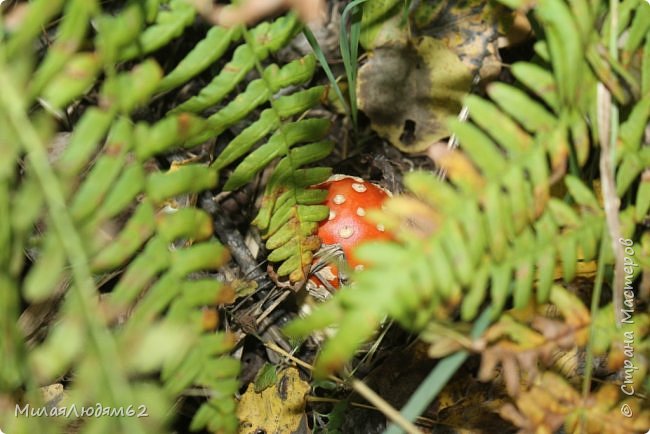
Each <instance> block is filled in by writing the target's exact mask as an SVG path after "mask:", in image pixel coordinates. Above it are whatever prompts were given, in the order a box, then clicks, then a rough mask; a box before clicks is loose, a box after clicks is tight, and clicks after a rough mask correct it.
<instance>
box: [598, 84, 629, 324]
mask: <svg viewBox="0 0 650 434" xmlns="http://www.w3.org/2000/svg"><path fill="white" fill-rule="evenodd" d="M597 98H598V139H599V141H600V180H601V189H602V193H603V202H604V205H605V220H606V221H607V229H608V231H609V237H610V238H611V239H610V242H611V247H612V251H613V252H614V285H613V295H612V297H613V298H614V300H613V301H614V315H615V317H616V326H617V327H621V320H622V319H623V318H622V315H623V313H622V308H623V305H622V302H623V262H622V259H623V246H622V245H621V243H620V242H619V240H620V238H621V222H620V220H619V216H618V210H619V206H620V199H619V198H618V196H617V195H616V183H615V181H614V168H613V164H612V151H613V150H614V147H613V145H614V143H615V141H616V136H617V134H618V133H617V131H616V126H615V125H614V123H616V125H618V111H617V110H616V107H615V106H614V105H612V95H611V94H610V93H609V90H607V88H606V87H605V86H604V85H603V84H602V83H598V87H597Z"/></svg>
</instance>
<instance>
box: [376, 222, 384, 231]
mask: <svg viewBox="0 0 650 434" xmlns="http://www.w3.org/2000/svg"><path fill="white" fill-rule="evenodd" d="M377 230H378V231H379V232H384V230H385V228H384V225H382V224H381V223H379V224H378V225H377Z"/></svg>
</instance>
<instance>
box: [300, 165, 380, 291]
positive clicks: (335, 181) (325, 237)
mask: <svg viewBox="0 0 650 434" xmlns="http://www.w3.org/2000/svg"><path fill="white" fill-rule="evenodd" d="M314 188H322V189H326V190H327V199H326V201H325V204H326V205H327V206H328V207H329V209H330V213H329V217H328V219H327V220H325V221H323V222H321V224H320V225H319V227H318V236H319V238H320V239H321V241H322V242H323V245H324V246H323V249H324V250H327V249H328V248H330V249H331V247H330V246H335V245H338V246H340V248H341V250H342V251H343V253H344V255H345V259H346V262H347V264H348V265H349V266H350V268H352V269H355V270H360V269H362V268H363V266H364V264H363V263H362V262H361V261H359V260H358V259H357V258H356V257H355V256H354V253H353V249H354V247H356V246H357V245H359V244H360V243H363V242H366V241H377V240H390V239H391V236H390V235H389V234H388V233H386V232H385V231H384V227H383V226H382V225H381V224H376V223H373V222H372V221H371V220H369V219H368V218H367V217H366V214H367V212H368V211H370V210H373V209H379V208H380V207H381V205H382V203H383V202H384V201H385V200H386V199H388V198H389V197H390V196H391V193H390V192H389V191H388V190H386V189H384V188H382V187H380V186H378V185H376V184H373V183H371V182H368V181H364V180H363V179H361V178H357V177H354V176H347V175H333V176H332V177H330V178H329V179H328V180H327V181H325V182H324V183H322V184H319V185H316V186H314ZM317 261H318V260H315V261H314V264H315V265H316V266H315V267H314V269H315V270H318V271H317V272H316V275H315V276H312V277H311V278H310V279H309V281H308V288H307V289H308V290H310V292H316V293H320V294H322V291H323V290H327V286H330V287H333V288H338V287H339V285H340V282H339V270H338V267H337V266H336V264H335V263H333V262H328V261H327V260H326V261H325V262H326V265H325V266H324V267H322V268H321V267H319V265H320V264H318V262H317ZM319 268H320V269H319ZM325 283H326V284H325Z"/></svg>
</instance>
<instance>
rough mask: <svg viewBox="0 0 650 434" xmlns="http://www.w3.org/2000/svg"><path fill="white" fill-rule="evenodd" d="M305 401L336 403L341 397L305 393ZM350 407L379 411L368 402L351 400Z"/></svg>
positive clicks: (425, 420)
mask: <svg viewBox="0 0 650 434" xmlns="http://www.w3.org/2000/svg"><path fill="white" fill-rule="evenodd" d="M307 401H309V402H326V403H328V404H338V403H339V402H341V401H343V400H342V399H336V398H326V397H323V396H313V395H307ZM349 405H350V407H357V408H363V409H366V410H374V411H379V409H378V408H377V407H375V406H372V405H368V404H362V403H360V402H354V401H351V402H349ZM417 421H418V423H419V424H421V425H425V424H426V425H430V426H433V425H435V424H436V421H435V420H433V419H430V418H428V417H422V416H419V417H418V418H417Z"/></svg>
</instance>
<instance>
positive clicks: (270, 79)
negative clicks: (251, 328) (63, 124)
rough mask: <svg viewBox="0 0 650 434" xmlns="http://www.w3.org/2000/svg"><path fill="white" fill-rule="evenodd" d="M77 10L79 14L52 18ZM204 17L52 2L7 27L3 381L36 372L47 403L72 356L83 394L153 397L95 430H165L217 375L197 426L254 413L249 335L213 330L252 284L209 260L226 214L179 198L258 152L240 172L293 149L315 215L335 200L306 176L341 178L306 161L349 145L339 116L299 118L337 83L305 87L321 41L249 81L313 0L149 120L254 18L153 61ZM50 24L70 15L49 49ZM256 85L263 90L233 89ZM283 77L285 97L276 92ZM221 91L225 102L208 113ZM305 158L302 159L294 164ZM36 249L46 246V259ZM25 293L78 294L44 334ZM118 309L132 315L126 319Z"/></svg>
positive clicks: (0, 271) (109, 398)
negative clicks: (341, 140) (164, 63)
mask: <svg viewBox="0 0 650 434" xmlns="http://www.w3.org/2000/svg"><path fill="white" fill-rule="evenodd" d="M59 14H61V16H62V20H61V21H60V22H59V23H52V24H50V23H51V21H52V19H53V17H56V16H57V15H59ZM195 17H196V11H195V9H194V7H193V6H192V5H191V2H187V1H184V0H171V1H160V0H144V1H141V2H129V3H127V4H126V5H125V6H124V7H123V8H122V9H121V10H119V11H118V12H117V13H111V14H109V13H107V12H104V11H102V8H101V4H100V2H97V1H78V0H69V1H36V2H31V3H30V4H29V5H28V7H27V9H26V15H25V18H26V19H27V21H24V22H23V23H22V24H21V25H20V26H19V27H18V28H17V30H16V31H14V32H12V33H5V32H4V29H2V30H3V31H2V32H0V37H1V38H2V44H0V77H2V81H3V83H5V84H6V85H8V86H12V89H13V90H12V91H11V92H6V93H5V92H3V96H2V97H0V150H1V151H2V153H3V156H4V157H5V158H3V160H2V162H0V205H2V208H1V209H2V211H0V213H1V215H0V217H2V222H1V223H0V228H1V229H0V234H1V235H0V237H1V239H2V242H3V243H2V247H0V285H1V286H2V288H3V291H2V295H0V297H1V298H2V300H1V301H2V306H1V307H0V310H1V311H0V313H1V315H0V328H1V329H2V333H1V334H0V335H1V336H2V338H1V339H2V342H1V343H0V347H1V348H2V350H3V352H5V353H6V354H8V355H9V356H8V357H7V358H6V360H5V361H3V363H2V366H1V367H0V388H1V389H2V390H3V391H5V390H16V389H17V388H24V389H25V390H27V392H26V396H25V397H24V398H23V397H17V398H20V399H24V400H25V401H27V402H31V403H33V405H34V406H36V405H38V404H39V403H40V398H39V397H38V387H37V386H38V385H41V384H52V383H54V382H56V381H57V379H58V378H59V376H61V375H64V374H66V373H68V372H71V373H73V374H74V376H73V377H74V380H73V381H72V383H71V384H72V388H71V391H70V395H69V399H70V400H71V401H70V403H73V402H74V403H76V404H77V405H93V404H94V403H101V404H102V405H104V406H110V407H113V408H119V407H121V406H125V407H126V406H128V405H134V406H137V404H144V405H147V409H148V412H149V415H150V417H149V418H148V419H146V420H145V419H140V418H133V417H130V418H129V417H122V418H101V419H95V420H91V421H89V422H87V423H86V424H85V425H84V426H83V428H82V431H83V432H97V431H96V430H97V429H101V430H102V431H112V432H133V433H143V432H151V431H155V432H161V430H163V427H164V426H165V424H166V423H167V421H166V418H167V417H166V415H167V413H168V409H169V408H170V406H171V403H172V400H173V399H175V398H176V397H178V396H179V395H180V394H181V393H182V392H183V391H184V390H185V389H187V388H189V387H199V388H202V389H204V390H205V391H206V396H207V397H208V399H207V402H205V403H204V404H203V405H202V406H201V407H200V409H199V410H198V412H197V413H196V415H195V417H194V420H193V422H192V429H202V428H203V427H207V428H208V429H210V430H212V431H219V432H235V431H236V429H237V419H236V417H235V411H234V408H235V400H234V394H235V393H236V391H237V389H238V387H239V384H238V381H237V375H238V371H239V363H238V361H236V360H235V359H233V358H231V357H229V356H228V352H229V351H230V350H231V349H232V347H233V345H234V343H235V342H234V339H233V338H232V337H231V336H230V335H228V334H225V333H223V332H215V331H214V330H213V329H214V327H216V322H215V321H216V315H217V313H216V309H217V307H218V306H219V305H223V304H229V303H232V302H233V301H234V297H235V294H234V292H233V290H232V288H230V287H229V286H228V285H224V284H222V283H220V282H218V281H216V280H214V279H211V278H207V277H206V276H205V273H206V272H211V271H216V270H217V269H218V268H219V267H221V266H222V265H223V264H225V263H226V262H227V261H228V260H229V255H228V252H227V250H226V249H225V248H224V247H223V246H222V245H221V244H220V243H218V242H217V241H215V240H213V239H212V235H213V234H212V218H211V216H210V215H208V214H207V213H206V212H205V211H203V210H200V209H196V208H193V207H178V208H177V209H172V208H173V207H170V206H168V205H169V203H170V202H174V201H176V200H177V199H178V198H179V197H185V196H187V195H194V194H197V193H200V192H202V191H204V190H209V189H214V188H215V187H216V186H217V183H218V180H219V176H218V175H219V172H220V171H221V170H222V169H224V168H226V167H227V166H228V165H230V164H232V163H234V162H236V161H237V160H239V159H242V157H243V160H242V161H241V162H240V164H239V166H238V167H237V168H236V169H235V171H234V172H233V174H232V175H231V177H230V180H229V181H228V184H227V185H226V187H227V188H237V187H239V186H241V185H243V184H244V183H246V182H248V181H249V180H250V179H252V177H253V176H255V174H256V173H258V172H259V171H260V170H261V169H262V168H263V167H264V166H265V165H267V164H269V163H270V162H271V161H272V160H274V159H276V158H283V157H284V160H282V161H284V162H280V166H281V170H285V169H286V170H287V171H288V173H290V174H291V177H292V179H298V180H300V182H297V183H295V186H294V187H292V189H293V191H295V192H296V195H295V196H294V197H293V198H286V197H285V198H282V199H281V202H282V203H283V204H284V206H285V207H287V206H289V207H290V206H293V205H295V207H301V208H299V212H298V214H297V215H298V217H296V218H297V219H298V220H300V219H302V220H305V221H308V220H309V221H312V222H315V221H317V220H320V219H321V218H322V213H320V214H318V213H317V214H314V210H320V208H319V207H318V205H315V204H316V203H317V202H319V201H322V194H320V195H317V197H313V195H314V193H320V192H318V191H317V190H314V191H312V190H308V189H307V187H308V184H305V182H306V181H309V182H310V183H311V182H319V181H321V180H323V179H325V178H326V177H327V176H328V175H329V172H328V169H318V168H313V169H300V166H301V165H305V164H311V163H314V162H316V161H317V160H318V159H321V158H323V157H325V156H326V155H327V154H329V152H331V149H332V145H331V144H330V143H327V142H323V138H324V136H325V134H326V132H327V130H328V128H329V124H328V122H326V121H321V120H319V119H303V120H299V121H294V120H293V117H294V116H297V115H302V114H303V113H304V112H305V111H306V110H308V109H310V108H312V107H313V106H315V105H316V104H317V103H318V102H319V101H320V99H321V97H322V96H323V94H324V91H325V89H324V88H323V87H314V88H308V89H304V90H300V89H298V90H296V91H292V92H287V88H291V87H293V86H302V85H305V84H306V83H308V82H309V80H310V79H311V77H312V75H313V73H314V70H315V66H316V62H315V60H314V58H313V56H306V57H304V58H302V59H299V60H296V61H294V62H291V63H288V64H286V65H269V66H267V67H266V69H265V70H264V71H263V72H261V76H260V78H259V79H257V80H253V81H251V82H249V83H247V84H246V83H245V78H246V76H247V75H248V74H249V73H250V72H251V71H252V70H253V68H255V67H257V66H259V63H260V62H261V61H264V60H265V59H267V57H268V56H269V55H270V54H271V53H274V52H276V51H277V50H279V49H280V48H282V47H283V46H285V45H286V44H287V42H288V41H289V40H290V39H291V38H292V37H293V36H294V35H295V34H296V33H297V32H298V31H299V30H300V25H299V22H298V20H297V18H296V17H295V15H292V14H290V15H287V16H285V17H281V18H278V19H277V20H275V21H274V22H272V23H268V22H267V23H262V24H260V25H258V26H257V27H255V28H254V29H252V30H251V31H250V35H251V39H252V40H253V41H254V42H255V43H254V45H252V44H249V43H244V44H239V46H238V47H234V52H233V57H232V59H231V60H230V61H229V62H228V63H226V64H225V66H224V67H223V68H222V69H221V72H220V73H218V74H217V75H216V76H215V78H214V79H213V80H212V82H211V83H210V84H208V85H207V86H206V87H205V88H204V89H203V90H202V91H201V92H199V94H198V95H196V96H194V97H191V98H190V99H188V100H187V101H186V102H185V103H182V104H181V105H179V106H178V107H175V108H173V109H172V110H171V112H170V113H168V114H167V115H166V116H164V117H163V118H162V119H157V120H154V121H151V122H145V121H141V120H140V121H137V122H135V121H134V119H133V118H134V117H135V116H134V115H133V113H134V111H135V110H136V109H139V108H141V107H143V106H146V105H147V104H148V103H149V102H150V101H151V100H152V98H154V97H155V96H156V95H159V94H161V93H162V92H167V91H169V90H171V89H174V88H177V87H178V86H181V85H183V84H185V83H186V82H187V81H188V80H190V79H191V78H193V77H195V76H197V75H198V74H199V73H201V72H203V71H205V70H207V69H208V68H209V67H211V66H212V65H214V64H215V62H217V61H219V60H221V58H222V57H223V56H224V54H225V53H227V52H228V51H229V49H230V48H231V46H233V44H237V43H238V42H237V41H238V39H239V38H240V37H241V35H242V33H243V32H244V31H245V30H244V29H242V28H232V29H225V28H220V27H212V28H210V29H209V30H208V31H207V33H206V35H205V37H204V39H203V40H201V41H199V42H198V43H197V44H196V45H195V46H194V47H193V48H192V49H190V50H189V52H188V53H187V54H186V56H185V57H184V58H182V60H180V62H178V63H177V64H176V65H172V66H171V67H170V68H169V69H171V70H170V71H169V72H167V73H165V71H163V69H162V68H161V67H160V66H159V65H158V64H157V62H156V61H154V60H153V59H151V58H145V59H142V60H139V59H140V58H142V57H144V56H146V55H148V54H151V53H153V52H154V51H156V50H158V49H160V48H162V47H164V46H166V45H168V44H169V43H170V42H172V41H173V40H174V39H175V38H177V37H179V36H181V35H182V34H183V33H184V32H185V29H186V28H187V27H189V26H190V25H192V24H193V23H194V20H195ZM91 22H92V25H93V29H94V31H95V32H94V33H93V34H92V35H91V33H90V26H91ZM47 26H58V27H57V28H56V31H55V33H56V37H55V38H54V41H53V43H52V44H51V46H50V47H49V48H43V53H42V54H43V55H42V56H36V55H35V53H34V52H33V50H32V49H31V47H32V46H33V45H34V43H35V41H36V39H37V37H38V35H39V33H40V32H41V31H42V29H43V28H46V27H47ZM37 57H38V58H41V57H42V60H40V61H37V60H36V59H37ZM9 59H11V61H9ZM126 60H128V61H129V62H128V63H124V61H126ZM119 62H121V63H119ZM127 65H128V67H127ZM28 77H32V78H31V79H28ZM244 84H246V85H247V87H246V89H247V90H246V91H244V92H242V93H240V94H238V95H231V94H233V93H234V91H235V89H236V88H237V86H240V85H244ZM94 89H96V90H97V91H96V92H95V91H94ZM91 90H93V92H92V93H91V92H90V91H91ZM279 91H282V92H283V95H282V96H276V94H277V93H278V92H279ZM82 97H87V98H86V100H85V101H84V104H85V105H89V107H87V108H86V109H85V110H84V111H83V114H82V115H81V117H80V118H79V119H78V120H77V121H76V123H75V124H74V125H73V129H72V132H71V134H70V135H69V136H68V140H67V144H66V146H65V147H64V149H63V150H62V151H61V152H60V153H59V154H56V155H55V154H53V155H52V156H51V157H50V158H51V159H52V162H51V163H52V164H51V165H48V162H47V156H46V149H47V146H48V144H49V143H51V142H52V141H53V140H54V138H55V134H54V132H55V131H56V125H55V119H56V118H62V115H63V113H64V111H67V110H69V108H70V107H71V105H73V104H76V101H78V100H79V99H80V98H82ZM95 98H96V99H95ZM227 98H229V99H230V100H229V101H227ZM94 101H96V104H95V105H93V102H94ZM269 101H272V104H271V108H267V109H265V110H263V111H262V112H261V114H260V117H259V119H257V120H252V121H251V124H250V126H249V127H247V128H245V129H244V130H243V131H242V132H241V133H240V134H239V135H237V136H236V137H235V138H234V139H233V140H232V142H231V143H230V144H229V145H228V146H227V147H226V150H225V151H224V153H223V154H221V155H218V156H217V160H216V162H215V164H214V165H213V166H207V165H203V164H198V163H192V164H186V165H178V166H176V165H172V167H171V168H170V169H169V170H168V171H164V172H163V171H159V170H157V169H155V165H152V157H156V156H160V155H161V154H163V153H167V152H172V151H175V150H179V149H182V148H183V147H186V148H187V147H193V146H197V145H199V144H200V143H203V142H205V141H206V140H209V139H211V138H214V137H216V136H218V135H220V134H221V133H223V132H224V131H225V130H227V129H228V128H229V127H231V126H233V125H235V124H236V123H237V122H240V121H243V120H247V119H248V118H250V117H251V115H252V113H253V112H254V111H255V109H256V108H257V107H259V106H261V105H263V104H266V103H268V102H269ZM219 104H221V105H223V107H222V108H221V109H220V110H217V111H216V112H215V113H214V114H212V115H210V116H207V117H204V116H201V112H203V111H204V110H205V109H209V108H212V107H214V106H217V105H219ZM188 112H190V113H188ZM132 116H133V117H132ZM267 135H268V136H269V138H268V140H267V141H266V143H264V144H263V145H261V146H259V147H258V148H257V149H256V150H254V151H252V149H253V147H254V146H255V145H256V144H257V143H258V142H259V141H260V140H262V139H264V138H265V137H266V136H267ZM305 143H311V144H307V145H305ZM251 151H252V152H251ZM23 155H24V156H26V158H25V162H26V164H25V165H24V170H22V173H21V174H20V176H19V174H18V164H17V162H18V159H19V157H20V156H23ZM292 158H293V159H295V160H296V161H295V163H296V164H297V165H295V164H289V165H288V166H287V163H286V161H287V159H292ZM285 166H286V167H285ZM276 181H277V182H276V183H275V185H276V186H280V185H285V184H287V185H288V184H289V181H287V180H286V179H285V178H284V177H279V178H277V179H276ZM289 204H293V205H289ZM302 207H305V209H306V210H307V212H306V213H305V212H303V211H304V210H303V208H302ZM272 214H273V217H274V218H275V220H273V222H274V223H273V224H272V225H271V226H272V227H275V226H276V225H277V224H278V223H276V222H282V224H285V223H286V221H282V219H281V218H278V217H276V216H277V215H282V211H280V210H279V206H278V208H276V209H272ZM5 217H6V218H5ZM296 218H294V220H296ZM35 229H37V230H35ZM311 231H313V225H312V226H310V227H309V228H307V227H303V228H302V233H304V234H305V237H307V236H308V235H307V234H308V233H310V232H311ZM296 232H300V231H299V230H297V229H296ZM276 240H277V238H276ZM75 243H76V244H75ZM26 249H28V250H29V251H32V252H36V253H34V254H33V255H32V258H33V264H31V266H29V267H27V262H26V259H25V257H24V255H23V252H24V251H25V250H26ZM107 276H108V277H111V278H113V279H114V286H113V287H112V288H110V292H108V293H107V294H105V295H103V296H102V297H101V302H99V301H98V299H99V294H98V290H97V288H96V286H95V284H94V282H96V283H98V282H100V280H102V279H103V278H104V277H107ZM70 281H71V283H70ZM21 297H23V298H24V300H26V301H27V302H29V303H52V304H53V306H56V301H57V300H60V299H61V300H62V301H61V303H60V310H59V311H58V319H57V322H56V323H54V324H52V325H51V329H50V331H49V333H48V335H47V337H46V338H45V340H44V341H43V342H41V343H37V344H35V346H34V347H33V348H31V347H28V345H27V343H26V342H25V341H24V338H23V337H22V336H21V331H20V330H19V329H18V327H17V326H16V324H17V323H18V321H17V315H18V313H19V312H20V304H19V303H20V300H21ZM127 311H128V312H129V313H128V315H126V316H124V314H125V312H127ZM117 320H119V321H121V322H123V323H120V325H119V326H118V327H114V326H113V325H114V324H115V322H116V321H117ZM7 337H9V340H7V339H6V338H7ZM161 342H164V345H161ZM157 373H159V376H160V380H159V382H157V383H156V382H155V381H150V380H147V381H144V380H143V378H150V379H155V378H156V377H155V375H156V374H157ZM152 374H153V376H152ZM144 375H147V376H148V377H144ZM3 393H4V392H3ZM0 425H2V427H3V429H6V430H8V431H10V432H27V431H29V432H32V431H33V432H55V431H57V429H58V423H57V424H51V423H45V420H44V419H40V420H39V419H38V418H12V420H11V421H10V420H7V419H5V418H2V419H0Z"/></svg>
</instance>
